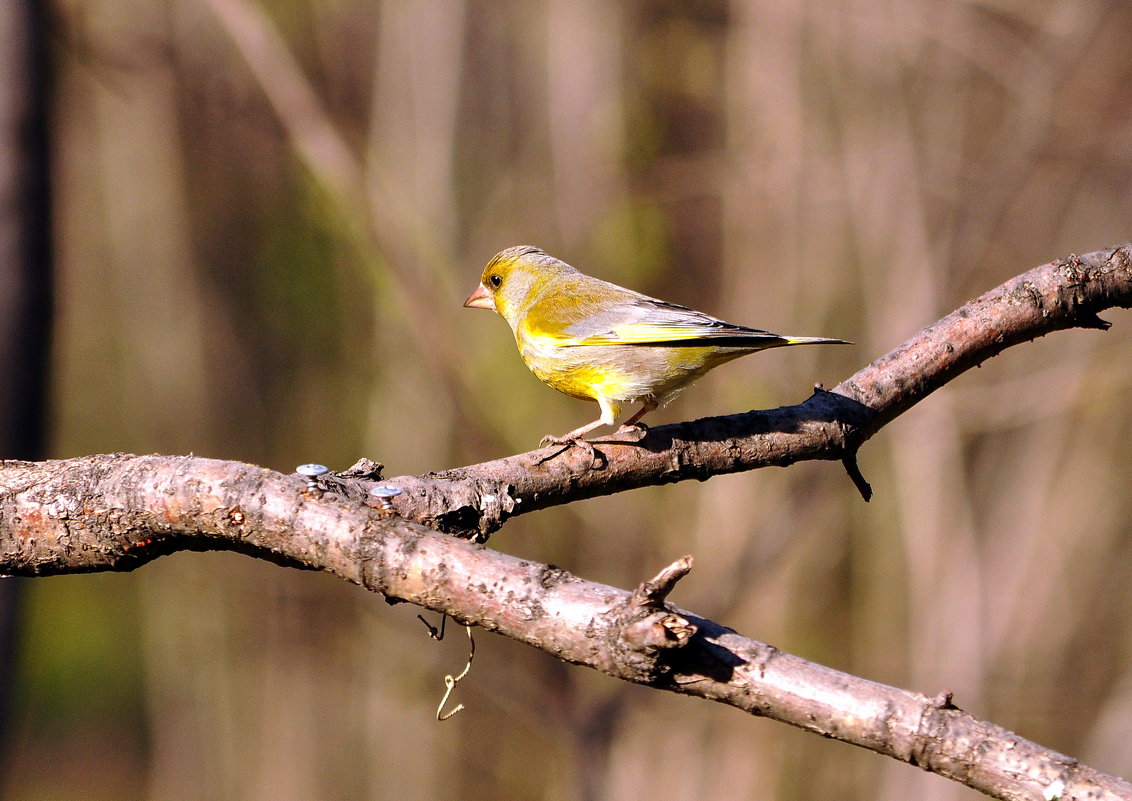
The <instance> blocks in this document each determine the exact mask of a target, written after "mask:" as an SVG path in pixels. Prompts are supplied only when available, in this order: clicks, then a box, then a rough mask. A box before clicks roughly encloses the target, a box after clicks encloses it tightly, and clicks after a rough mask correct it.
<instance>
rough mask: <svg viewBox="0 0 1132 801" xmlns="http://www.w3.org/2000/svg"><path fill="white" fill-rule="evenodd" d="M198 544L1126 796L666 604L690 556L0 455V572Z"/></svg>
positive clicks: (176, 469)
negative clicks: (613, 574) (596, 570)
mask: <svg viewBox="0 0 1132 801" xmlns="http://www.w3.org/2000/svg"><path fill="white" fill-rule="evenodd" d="M206 549H230V550H236V551H241V552H245V553H249V554H251V555H254V556H259V557H262V558H267V559H271V560H273V561H277V562H280V563H282V564H288V565H294V566H302V567H307V568H312V569H317V570H325V571H328V572H331V573H334V574H335V575H338V576H340V577H342V578H344V579H346V580H347V581H351V582H354V583H356V584H360V585H362V586H364V587H366V588H368V589H371V590H374V591H376V592H380V593H383V594H384V595H385V596H386V597H387V598H389V599H395V600H399V601H409V602H411V603H414V604H418V605H420V606H423V607H426V608H428V609H432V610H435V611H437V612H442V613H444V614H448V615H451V616H453V617H455V618H457V619H459V620H461V621H464V622H467V623H471V624H475V625H478V626H482V627H483V628H486V629H490V630H492V631H497V632H499V633H501V634H505V635H507V636H509V637H512V638H514V639H517V640H520V641H522V642H525V643H527V644H529V645H533V646H534V647H536V648H539V649H541V650H543V651H546V652H547V653H549V654H552V655H554V656H557V657H558V658H560V659H563V660H565V661H568V662H573V663H576V664H581V665H587V666H589V667H592V668H594V669H596V670H600V671H602V672H603V673H606V674H608V675H610V676H613V677H616V678H620V679H623V680H626V681H632V682H636V683H639V684H645V685H649V686H652V687H656V688H658V689H664V690H670V691H672V692H679V693H683V694H686V695H693V696H699V697H702V698H707V699H710V700H713V701H718V702H720V703H724V704H728V705H730V706H734V707H736V708H738V709H741V710H744V711H746V712H749V713H751V714H754V715H760V716H766V717H770V718H773V719H775V720H780V721H783V722H786V723H791V724H793V725H795V726H800V727H802V728H804V729H807V730H810V731H814V732H818V733H821V734H823V735H826V736H829V737H833V738H836V739H840V740H844V741H845V742H849V743H853V744H856V745H860V746H862V747H864V748H868V749H870V750H873V751H876V752H878V753H881V754H885V755H888V756H891V757H894V758H896V759H900V760H902V761H904V762H908V763H910V764H913V765H917V766H919V767H922V768H924V769H925V770H928V771H932V772H935V773H939V774H940V775H943V776H946V777H948V778H951V779H954V780H956V781H959V782H962V783H964V784H966V785H968V786H970V787H973V788H975V789H978V790H981V791H983V792H986V793H988V794H990V795H993V796H995V797H998V798H1004V799H1034V801H1037V799H1048V798H1052V797H1055V796H1057V797H1062V798H1084V797H1089V798H1095V799H1103V798H1109V799H1117V798H1124V799H1129V798H1132V785H1130V784H1128V783H1126V782H1124V781H1122V780H1120V779H1117V778H1115V777H1111V776H1107V775H1105V774H1102V773H1099V772H1097V771H1094V770H1092V769H1090V768H1087V767H1084V766H1082V765H1080V764H1078V763H1077V762H1076V761H1075V760H1073V759H1071V758H1069V757H1066V756H1063V755H1061V754H1057V753H1055V752H1052V751H1049V750H1047V749H1044V748H1042V747H1040V746H1038V745H1036V744H1034V743H1031V742H1029V741H1027V740H1024V739H1022V738H1020V737H1018V736H1016V735H1014V734H1013V733H1011V732H1009V731H1006V730H1005V729H1002V728H999V727H997V726H994V725H992V724H990V723H987V722H986V721H982V720H979V719H978V718H975V717H973V716H972V715H969V714H967V713H965V712H963V711H962V710H960V709H958V708H956V707H955V706H953V705H952V704H951V699H950V697H948V696H940V697H937V698H927V697H925V696H922V695H919V694H917V693H912V692H908V691H905V690H900V689H896V688H893V687H887V686H884V685H881V684H877V683H875V682H871V681H867V680H865V679H860V678H856V677H854V676H850V675H847V674H844V673H841V672H839V671H836V670H832V669H830V668H826V667H822V666H820V665H815V664H813V663H810V662H807V661H806V660H804V659H800V658H798V657H795V656H791V655H789V654H785V653H783V652H781V651H779V650H778V649H776V648H774V647H773V646H770V645H767V644H765V643H761V642H757V641H754V640H750V639H747V638H745V637H742V636H740V635H739V634H737V633H735V632H734V631H732V630H730V629H728V628H726V627H724V626H720V625H718V624H716V623H713V622H711V621H709V620H706V619H704V618H700V617H697V616H695V615H692V614H690V613H688V612H684V611H682V610H679V609H675V608H673V607H670V606H668V605H667V604H666V603H665V602H664V599H665V597H666V596H667V595H668V594H669V592H671V590H672V589H673V587H674V586H675V584H676V582H677V581H679V579H680V578H682V577H683V576H684V575H686V574H687V572H688V570H689V569H690V566H691V564H690V560H688V559H687V558H685V559H682V560H678V561H677V562H676V563H674V564H673V565H671V566H669V567H668V568H665V569H664V570H663V571H661V572H660V573H659V574H658V575H657V576H656V577H655V578H654V579H652V580H651V581H648V582H645V583H644V584H642V585H641V587H639V588H638V589H637V590H636V591H635V592H632V593H630V592H626V591H624V590H619V589H616V588H614V587H609V586H605V585H602V584H596V583H593V582H588V581H583V580H581V579H579V578H577V577H575V576H573V575H571V574H569V573H567V572H566V571H564V570H560V569H558V568H554V567H550V566H547V565H541V564H537V563H533V562H529V561H525V560H522V559H517V558H515V557H511V556H507V555H506V554H501V553H498V552H495V551H491V550H489V549H487V548H485V547H484V546H482V545H475V544H473V543H470V542H467V541H465V540H461V539H456V538H453V537H449V536H446V535H444V534H440V533H437V532H434V531H431V530H429V529H426V528H424V527H422V526H420V525H418V524H416V523H412V522H410V521H406V520H403V519H401V518H399V517H396V516H394V515H390V514H388V513H384V512H381V511H379V510H376V509H371V508H367V507H365V506H362V505H360V504H356V503H353V502H351V501H349V500H346V499H343V498H341V497H338V496H336V495H334V494H331V493H323V492H322V491H320V490H314V491H312V490H310V489H308V487H307V485H306V482H305V481H304V480H302V479H300V478H297V477H295V476H285V475H281V474H279V473H275V472H272V471H270V470H265V469H263V468H260V467H255V466H252V465H246V464H241V463H237V462H223V461H217V460H212V459H203V458H197V457H167V456H131V455H123V454H113V455H107V456H91V457H85V458H80V459H72V460H68V461H56V462H13V461H8V462H2V463H0V570H2V571H3V572H6V573H11V574H19V575H29V576H35V575H47V574H53V573H74V572H82V571H93V570H129V569H132V568H135V567H138V566H140V565H142V564H144V563H146V562H148V561H150V560H152V559H154V558H156V557H158V556H160V555H162V554H166V553H170V552H173V551H177V550H206ZM1055 791H1056V792H1055Z"/></svg>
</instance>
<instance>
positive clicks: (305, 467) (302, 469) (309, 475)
mask: <svg viewBox="0 0 1132 801" xmlns="http://www.w3.org/2000/svg"><path fill="white" fill-rule="evenodd" d="M295 472H296V473H298V474H299V475H300V476H305V477H306V479H307V489H308V490H311V491H314V490H317V489H318V477H319V476H324V475H326V474H327V473H329V472H330V468H329V467H327V466H326V465H324V464H313V463H312V464H301V465H299V466H298V467H296V468H295Z"/></svg>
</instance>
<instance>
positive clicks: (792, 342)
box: [782, 337, 853, 345]
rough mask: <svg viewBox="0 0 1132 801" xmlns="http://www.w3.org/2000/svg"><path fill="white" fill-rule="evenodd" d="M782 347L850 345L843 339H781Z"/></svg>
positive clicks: (850, 343)
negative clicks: (782, 340)
mask: <svg viewBox="0 0 1132 801" xmlns="http://www.w3.org/2000/svg"><path fill="white" fill-rule="evenodd" d="M782 338H783V339H784V340H785V342H783V343H782V344H784V345H852V344H853V343H852V342H849V341H847V340H844V339H827V338H826V337H782Z"/></svg>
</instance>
